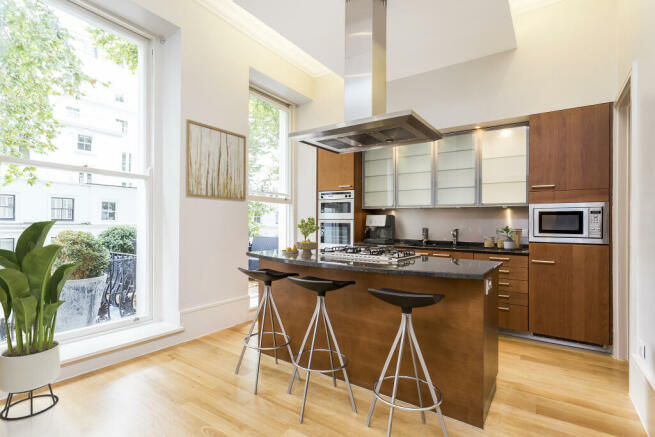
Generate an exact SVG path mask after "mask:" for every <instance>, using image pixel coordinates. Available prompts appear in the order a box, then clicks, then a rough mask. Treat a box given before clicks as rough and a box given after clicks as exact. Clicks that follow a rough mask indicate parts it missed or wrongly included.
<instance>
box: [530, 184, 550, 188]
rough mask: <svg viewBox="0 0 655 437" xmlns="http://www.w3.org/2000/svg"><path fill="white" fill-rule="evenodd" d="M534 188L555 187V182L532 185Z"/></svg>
mask: <svg viewBox="0 0 655 437" xmlns="http://www.w3.org/2000/svg"><path fill="white" fill-rule="evenodd" d="M532 188H555V184H546V185H532Z"/></svg>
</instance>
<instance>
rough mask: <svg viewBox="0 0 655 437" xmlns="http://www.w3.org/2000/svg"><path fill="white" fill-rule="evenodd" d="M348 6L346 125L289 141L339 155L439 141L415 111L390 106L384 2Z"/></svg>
mask: <svg viewBox="0 0 655 437" xmlns="http://www.w3.org/2000/svg"><path fill="white" fill-rule="evenodd" d="M345 1H346V62H345V71H344V73H345V74H344V105H345V109H344V115H345V119H346V121H345V122H343V123H337V124H332V125H328V126H323V127H318V128H314V129H308V130H304V131H299V132H294V133H292V134H291V135H289V137H290V138H292V139H294V140H297V141H300V142H302V143H305V144H309V145H310V146H315V147H320V148H321V149H326V150H329V151H331V152H336V153H352V152H362V151H365V150H369V149H376V148H379V147H385V146H396V145H407V144H415V143H425V142H428V141H435V140H438V139H440V138H441V137H442V135H441V133H440V132H439V131H438V130H437V129H435V128H434V127H432V126H431V125H430V124H429V123H428V122H426V121H425V120H423V119H422V118H421V117H420V116H418V115H417V114H416V113H415V112H414V111H412V110H406V111H400V112H394V113H390V114H385V111H386V106H387V77H386V76H387V74H386V62H387V61H386V39H387V35H386V33H387V5H386V0H345Z"/></svg>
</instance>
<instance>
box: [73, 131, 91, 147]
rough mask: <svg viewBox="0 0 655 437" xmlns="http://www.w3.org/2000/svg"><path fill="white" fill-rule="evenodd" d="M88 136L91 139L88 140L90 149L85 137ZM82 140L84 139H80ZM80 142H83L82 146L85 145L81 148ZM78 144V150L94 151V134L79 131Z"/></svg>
mask: <svg viewBox="0 0 655 437" xmlns="http://www.w3.org/2000/svg"><path fill="white" fill-rule="evenodd" d="M86 138H88V139H89V141H88V146H89V148H88V150H87V148H86V146H87V141H84V139H86ZM80 140H82V141H80ZM80 144H82V146H83V147H82V148H81V149H80ZM76 146H77V150H78V151H79V152H93V135H90V134H81V133H78V134H77V144H76Z"/></svg>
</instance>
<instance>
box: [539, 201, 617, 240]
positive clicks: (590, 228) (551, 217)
mask: <svg viewBox="0 0 655 437" xmlns="http://www.w3.org/2000/svg"><path fill="white" fill-rule="evenodd" d="M608 214H609V207H608V203H607V202H587V203H543V204H531V205H530V217H529V222H530V232H529V233H530V236H529V240H530V241H531V242H542V243H577V244H608V243H609V217H608Z"/></svg>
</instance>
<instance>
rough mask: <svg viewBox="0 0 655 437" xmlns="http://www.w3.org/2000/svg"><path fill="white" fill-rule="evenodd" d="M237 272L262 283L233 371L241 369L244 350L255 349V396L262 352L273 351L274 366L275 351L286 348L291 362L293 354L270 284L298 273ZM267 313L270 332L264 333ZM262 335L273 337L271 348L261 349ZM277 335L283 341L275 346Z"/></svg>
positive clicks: (266, 270)
mask: <svg viewBox="0 0 655 437" xmlns="http://www.w3.org/2000/svg"><path fill="white" fill-rule="evenodd" d="M239 270H240V271H241V272H243V273H245V274H246V275H248V277H250V278H251V279H254V280H255V281H264V296H262V298H261V300H260V301H259V306H258V307H257V313H256V314H255V318H254V319H253V321H252V324H251V325H250V331H248V335H247V336H245V337H244V338H243V349H241V356H240V357H239V362H238V363H237V369H236V371H235V373H236V374H237V375H238V374H239V368H240V367H241V361H242V360H243V355H244V354H245V353H246V348H250V349H255V350H257V351H258V352H259V354H258V355H257V373H256V374H255V392H254V393H255V394H257V383H258V382H259V364H260V362H261V359H262V351H270V350H272V351H274V353H275V364H277V350H278V349H281V348H283V347H285V346H286V348H287V350H288V351H289V357H290V358H291V361H292V362H293V352H292V351H291V346H290V345H289V343H290V342H291V339H290V338H289V336H288V335H287V333H286V331H285V330H284V325H283V324H282V319H281V318H280V313H279V312H278V311H277V306H276V305H275V300H274V299H273V293H271V284H272V282H273V281H277V280H278V279H284V278H287V277H289V276H297V275H298V273H285V272H278V271H276V270H271V269H260V270H246V269H242V268H241V267H239ZM267 311H268V315H269V317H270V320H271V330H270V331H264V325H265V324H266V313H267ZM273 313H275V317H276V318H277V321H278V323H279V324H280V331H281V332H278V331H276V330H275V322H274V320H273ZM260 314H262V321H261V324H260V326H259V332H255V333H254V334H253V332H252V331H253V330H254V328H255V324H256V323H257V321H258V320H259V315H260ZM264 334H270V335H271V336H272V337H273V346H272V347H262V339H263V338H264ZM278 335H279V336H281V337H282V339H283V342H282V343H281V344H277V336H278ZM252 337H257V338H258V344H257V346H253V345H251V344H250V339H251V338H252Z"/></svg>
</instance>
